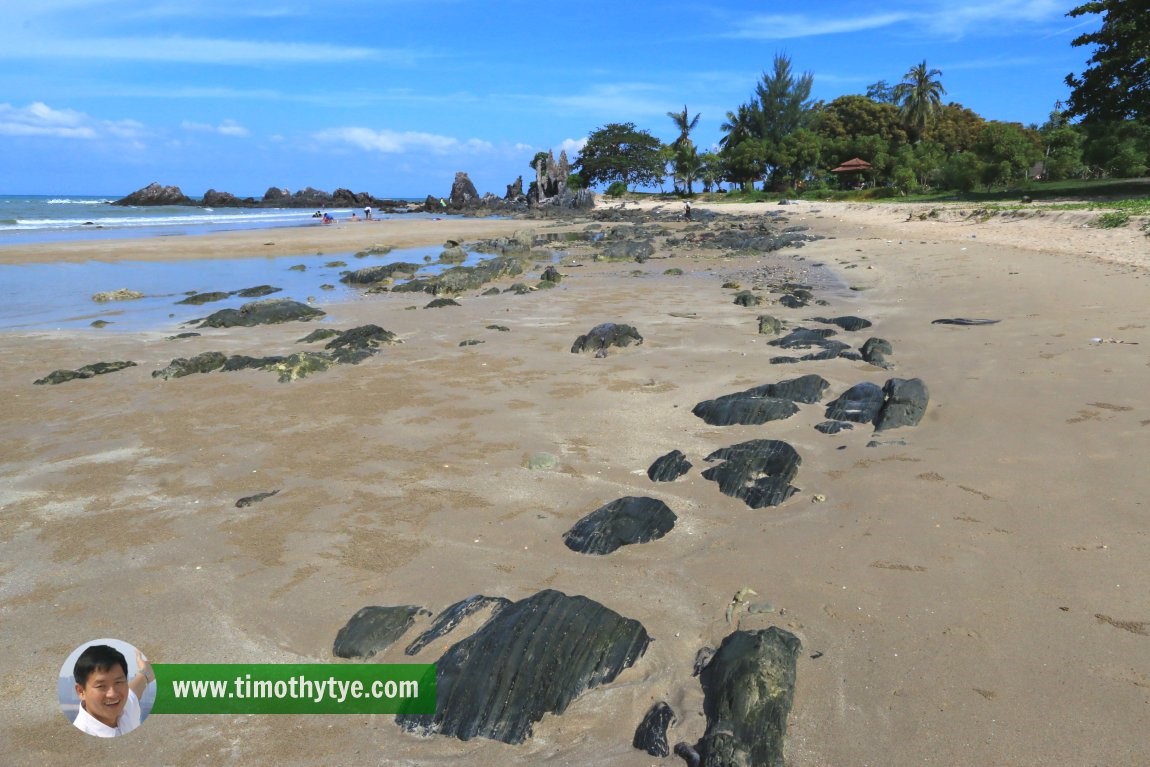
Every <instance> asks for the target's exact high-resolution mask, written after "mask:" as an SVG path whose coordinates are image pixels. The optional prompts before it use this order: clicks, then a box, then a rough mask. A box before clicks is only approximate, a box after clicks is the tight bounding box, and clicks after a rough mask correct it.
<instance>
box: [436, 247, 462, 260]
mask: <svg viewBox="0 0 1150 767" xmlns="http://www.w3.org/2000/svg"><path fill="white" fill-rule="evenodd" d="M466 260H467V251H466V250H464V249H463V248H462V247H461V246H459V245H454V246H452V247H450V248H447V249H446V250H444V251H443V252H442V253H440V254H439V263H441V264H462V263H463V262H464V261H466Z"/></svg>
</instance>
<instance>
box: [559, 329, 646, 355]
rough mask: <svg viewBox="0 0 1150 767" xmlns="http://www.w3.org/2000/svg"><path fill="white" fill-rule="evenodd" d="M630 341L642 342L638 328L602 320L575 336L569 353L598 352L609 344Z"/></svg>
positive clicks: (613, 344)
mask: <svg viewBox="0 0 1150 767" xmlns="http://www.w3.org/2000/svg"><path fill="white" fill-rule="evenodd" d="M632 341H633V342H635V343H636V344H641V343H643V336H641V335H639V331H638V330H636V329H635V328H633V327H631V326H630V325H622V324H616V323H614V322H604V323H603V324H601V325H596V326H595V327H593V328H591V330H590V331H588V332H587V333H586V334H585V335H581V336H579V337H578V338H576V339H575V343H574V344H572V345H571V353H572V354H578V353H579V352H584V351H593V352H598V351H603V350H606V349H607V348H608V347H610V346H619V347H624V346H630V345H631V342H632Z"/></svg>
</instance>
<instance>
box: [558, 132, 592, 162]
mask: <svg viewBox="0 0 1150 767" xmlns="http://www.w3.org/2000/svg"><path fill="white" fill-rule="evenodd" d="M585 146H587V137H586V136H584V137H583V138H565V139H563V143H561V144H560V145H559V148H560V149H562V150H564V151H566V152H567V156H568V157H573V156H575V155H577V154H579V153H580V152H582V151H583V147H585Z"/></svg>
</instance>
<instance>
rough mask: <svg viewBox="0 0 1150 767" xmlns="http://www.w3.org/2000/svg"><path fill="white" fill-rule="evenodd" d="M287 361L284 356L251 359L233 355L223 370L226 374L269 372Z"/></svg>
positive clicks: (241, 355)
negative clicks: (241, 371) (251, 371)
mask: <svg viewBox="0 0 1150 767" xmlns="http://www.w3.org/2000/svg"><path fill="white" fill-rule="evenodd" d="M285 359H287V358H286V357H282V356H272V357H249V356H248V355H246V354H233V355H232V356H230V357H228V359H227V362H225V363H224V366H223V368H221V370H223V371H224V372H225V373H233V372H235V371H237V370H268V369H270V368H273V367H275V366H276V365H277V364H278V363H280V362H283V361H284V360H285Z"/></svg>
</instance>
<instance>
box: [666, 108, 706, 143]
mask: <svg viewBox="0 0 1150 767" xmlns="http://www.w3.org/2000/svg"><path fill="white" fill-rule="evenodd" d="M688 115H689V112H687V105H686V104H684V105H683V111H682V112H668V113H667V117H670V118H671V120H672V121H673V122H674V123H675V127H676V128H678V129H679V138H677V139H675V143H674V144H673V146H674V147H675V148H676V149H678V148H679V147H681V146H683V145H684V144H688V143H690V141H691V131H693V130H695V126H697V125H698V124H699V117H700V115H698V114H696V115H695V117H694V119H688Z"/></svg>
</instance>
